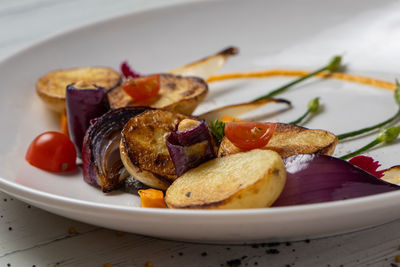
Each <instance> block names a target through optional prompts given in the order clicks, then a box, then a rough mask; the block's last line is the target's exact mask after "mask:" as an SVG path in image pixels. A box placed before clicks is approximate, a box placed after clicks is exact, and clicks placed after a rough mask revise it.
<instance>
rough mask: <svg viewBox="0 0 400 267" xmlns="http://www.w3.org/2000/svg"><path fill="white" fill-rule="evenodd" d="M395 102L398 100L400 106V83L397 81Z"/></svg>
mask: <svg viewBox="0 0 400 267" xmlns="http://www.w3.org/2000/svg"><path fill="white" fill-rule="evenodd" d="M394 100H396V103H397V105H399V106H400V83H399V81H398V80H397V79H396V90H394Z"/></svg>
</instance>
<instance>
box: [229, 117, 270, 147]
mask: <svg viewBox="0 0 400 267" xmlns="http://www.w3.org/2000/svg"><path fill="white" fill-rule="evenodd" d="M275 129H276V123H269V122H230V123H227V124H226V125H225V136H226V138H228V139H229V141H231V142H232V143H233V144H234V145H235V146H237V147H238V148H240V149H242V150H251V149H255V148H261V147H264V146H265V145H267V144H268V142H269V140H270V139H271V137H272V134H273V133H274V131H275Z"/></svg>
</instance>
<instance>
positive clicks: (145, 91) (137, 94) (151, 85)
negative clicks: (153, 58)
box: [122, 74, 161, 102]
mask: <svg viewBox="0 0 400 267" xmlns="http://www.w3.org/2000/svg"><path fill="white" fill-rule="evenodd" d="M160 78H161V77H160V74H154V75H149V76H144V77H139V78H128V79H126V80H125V81H124V83H123V84H122V89H123V90H124V91H125V92H126V93H127V94H128V95H130V96H131V97H132V98H133V99H134V100H135V101H138V102H142V101H146V100H149V99H150V98H152V97H154V96H156V95H157V94H158V92H159V91H160V84H161V83H160Z"/></svg>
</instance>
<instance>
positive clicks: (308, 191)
mask: <svg viewBox="0 0 400 267" xmlns="http://www.w3.org/2000/svg"><path fill="white" fill-rule="evenodd" d="M284 162H285V167H286V172H287V180H286V185H285V187H284V189H283V191H282V193H281V195H280V196H279V198H278V199H277V201H276V202H275V203H274V204H273V206H274V207H278V206H290V205H301V204H312V203H320V202H328V201H335V200H344V199H349V198H356V197H363V196H369V195H374V194H379V193H384V192H391V191H395V190H399V189H400V187H399V186H397V185H394V184H391V183H388V182H385V181H383V180H382V179H379V178H377V177H375V176H373V175H371V174H369V173H367V172H365V171H363V170H362V169H360V168H358V167H355V166H354V165H352V164H351V163H349V162H347V161H345V160H341V159H338V158H335V157H331V156H326V155H313V154H304V155H303V154H300V155H294V156H291V157H288V158H286V159H284Z"/></svg>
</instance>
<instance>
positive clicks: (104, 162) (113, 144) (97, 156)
mask: <svg viewBox="0 0 400 267" xmlns="http://www.w3.org/2000/svg"><path fill="white" fill-rule="evenodd" d="M147 109H149V108H148V107H125V108H119V109H115V110H110V111H109V112H107V113H105V114H104V115H103V116H101V117H99V118H97V119H95V120H92V122H91V125H90V127H89V129H88V130H87V132H86V135H85V138H84V141H83V150H82V163H83V165H82V168H83V178H84V180H85V181H86V182H87V183H89V184H92V185H95V186H99V187H101V188H102V190H103V192H109V191H111V190H114V189H116V188H118V187H120V186H121V185H122V182H123V180H124V178H126V177H127V176H128V173H127V172H125V171H124V167H123V164H122V161H121V157H120V153H119V143H120V140H121V130H122V128H123V127H124V126H125V124H126V123H127V122H128V121H129V120H130V119H131V118H132V117H134V116H137V115H139V114H140V113H142V112H144V111H145V110H147Z"/></svg>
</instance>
